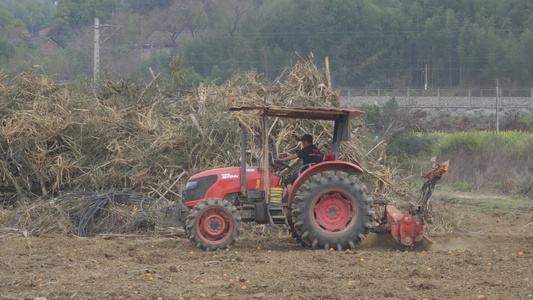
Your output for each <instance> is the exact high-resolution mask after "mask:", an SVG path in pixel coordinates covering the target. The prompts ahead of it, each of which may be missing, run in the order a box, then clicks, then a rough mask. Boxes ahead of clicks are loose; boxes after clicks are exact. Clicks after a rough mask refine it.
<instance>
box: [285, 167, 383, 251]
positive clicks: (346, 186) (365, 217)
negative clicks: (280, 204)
mask: <svg viewBox="0 0 533 300" xmlns="http://www.w3.org/2000/svg"><path fill="white" fill-rule="evenodd" d="M293 201H294V202H293V204H292V212H291V216H292V221H293V222H294V225H293V226H294V230H295V232H296V235H297V236H298V237H299V239H301V241H302V242H301V244H305V245H307V246H310V247H312V248H324V249H330V248H334V249H336V250H339V251H340V250H343V249H348V248H354V247H355V245H356V244H358V243H359V242H361V240H362V239H363V238H365V235H366V234H367V233H368V231H369V230H370V228H372V221H373V219H374V214H375V213H374V210H373V209H372V206H373V201H372V198H371V197H369V196H367V189H366V187H365V186H364V185H363V184H362V183H361V182H359V180H358V179H357V178H355V176H352V175H350V174H348V173H345V172H341V171H327V172H323V173H320V174H317V175H314V176H313V177H311V178H309V180H307V181H306V182H305V183H304V184H302V186H301V187H300V189H299V190H298V191H297V192H296V196H295V197H294V200H293Z"/></svg>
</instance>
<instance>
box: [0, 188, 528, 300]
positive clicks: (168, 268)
mask: <svg viewBox="0 0 533 300" xmlns="http://www.w3.org/2000/svg"><path fill="white" fill-rule="evenodd" d="M435 201H437V202H440V203H441V204H442V206H441V209H445V210H446V211H447V213H446V215H445V216H444V217H446V218H450V220H452V221H453V222H452V223H453V224H455V226H454V227H455V228H451V229H446V230H440V233H439V230H436V231H435V232H436V233H435V234H434V235H433V236H432V240H433V242H434V243H433V244H431V243H429V242H424V243H421V244H419V245H417V246H416V247H415V248H414V249H412V250H410V251H405V250H404V249H402V248H401V247H399V245H398V244H397V243H395V242H393V241H392V240H391V238H390V237H389V236H388V235H386V234H384V235H375V234H370V235H369V236H368V237H367V238H366V239H365V240H364V241H363V243H361V244H360V245H359V246H358V247H357V249H353V250H351V251H343V252H338V251H326V250H311V249H307V248H303V247H300V246H298V245H297V244H296V243H295V242H294V241H293V240H292V239H291V238H290V237H289V236H288V235H287V233H286V231H285V230H283V229H279V228H278V229H276V228H274V229H273V228H270V227H269V226H264V225H248V224H246V225H245V226H244V233H243V234H242V236H241V239H240V241H239V242H238V243H237V244H236V245H234V246H233V247H232V248H231V249H229V250H228V251H218V252H203V251H200V250H199V249H197V248H195V247H194V246H193V245H191V243H190V242H189V241H188V240H187V239H185V237H184V235H183V232H182V231H181V230H180V229H176V230H175V231H168V230H166V231H158V232H153V233H149V234H142V235H124V236H107V237H105V238H103V237H92V238H79V237H67V236H47V237H37V238H36V237H31V238H25V237H23V236H11V235H8V234H5V233H4V235H3V239H2V240H0V299H44V298H46V299H159V298H162V299H180V297H183V299H202V298H207V299H418V300H422V299H533V208H532V206H533V204H532V203H531V201H530V200H515V199H509V198H507V199H506V198H494V197H490V196H483V195H471V194H464V195H458V194H442V193H441V194H440V195H436V200H435ZM436 229H438V228H436ZM0 236H2V234H1V233H0ZM38 297H44V298H38ZM483 297H484V298H483Z"/></svg>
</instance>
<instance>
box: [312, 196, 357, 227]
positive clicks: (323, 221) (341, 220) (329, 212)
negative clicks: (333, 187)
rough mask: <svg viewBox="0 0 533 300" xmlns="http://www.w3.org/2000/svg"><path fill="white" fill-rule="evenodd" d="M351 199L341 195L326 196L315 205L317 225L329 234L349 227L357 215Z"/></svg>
mask: <svg viewBox="0 0 533 300" xmlns="http://www.w3.org/2000/svg"><path fill="white" fill-rule="evenodd" d="M352 207H353V206H352V205H351V203H350V201H349V199H346V198H345V197H343V196H342V195H341V194H338V193H335V194H326V195H323V196H321V197H320V198H319V200H318V201H317V203H316V205H315V209H314V217H315V221H316V223H317V224H318V225H319V226H320V227H321V228H322V229H323V230H325V231H327V232H338V231H341V230H343V229H344V228H346V227H347V225H348V223H350V221H351V220H352V219H353V216H354V215H355V213H354V211H353V209H352Z"/></svg>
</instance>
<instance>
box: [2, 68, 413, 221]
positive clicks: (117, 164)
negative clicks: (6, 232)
mask: <svg viewBox="0 0 533 300" xmlns="http://www.w3.org/2000/svg"><path fill="white" fill-rule="evenodd" d="M326 75H327V74H326V71H325V70H322V69H318V68H317V67H316V65H315V64H314V63H313V61H312V59H310V60H304V59H302V60H301V61H300V62H298V63H297V64H296V65H295V66H294V67H293V68H292V69H289V70H286V71H285V72H284V73H283V74H281V75H280V76H279V78H277V79H276V80H274V81H273V82H265V81H264V80H262V79H261V76H259V75H257V74H255V73H254V72H248V73H238V74H235V75H234V76H233V78H231V79H230V80H228V81H227V82H226V83H224V84H223V85H221V86H215V85H209V86H205V87H203V86H201V87H199V88H198V89H196V90H194V91H192V92H190V93H181V94H180V95H179V96H178V95H174V94H173V93H172V92H169V91H166V90H164V89H162V88H160V85H159V84H158V82H159V78H158V77H155V78H154V80H153V81H152V82H150V83H148V84H141V83H140V82H138V81H136V80H133V79H127V80H120V81H111V80H104V81H102V82H100V83H99V86H98V89H93V88H92V87H91V86H90V85H88V84H86V85H84V84H81V83H80V84H77V85H67V84H61V83H55V82H53V81H52V80H51V79H50V78H49V77H47V76H45V75H41V74H36V73H34V71H33V70H30V71H27V72H23V73H20V74H18V75H16V76H14V77H10V76H6V75H2V74H1V73H0V118H1V121H2V126H1V127H0V150H1V155H2V159H0V172H2V181H1V183H0V204H2V206H3V207H4V208H8V207H9V208H13V207H16V206H17V205H18V204H21V203H25V204H24V205H19V206H18V207H25V209H31V207H28V205H30V206H31V205H34V204H36V203H48V200H49V199H52V198H55V197H57V196H60V195H63V194H67V193H70V192H73V191H89V190H90V191H110V190H115V189H124V188H126V189H129V190H132V191H135V192H138V193H143V194H145V195H147V196H148V197H151V198H154V199H164V200H165V201H166V200H169V201H179V200H180V196H179V195H180V189H181V188H182V186H183V184H184V182H185V181H186V180H187V178H188V176H190V175H192V174H193V173H195V172H198V171H201V170H206V169H210V168H215V167H223V166H238V165H240V154H239V153H240V129H239V123H240V124H243V125H244V126H245V127H246V128H247V131H248V139H249V142H248V145H249V146H248V150H247V153H248V158H247V160H248V161H247V164H248V165H258V164H259V162H260V161H261V152H260V146H261V145H260V141H261V139H260V137H259V132H260V130H259V129H260V128H261V127H260V123H259V122H260V119H259V118H258V117H257V115H256V114H255V113H253V112H248V113H244V112H241V113H235V114H230V113H228V112H227V108H228V107H230V106H240V105H253V104H272V105H285V106H322V107H338V106H339V95H338V94H337V93H336V92H335V91H333V90H332V89H331V88H330V87H329V86H328V83H327V82H328V81H327V78H326ZM352 122H353V124H352V128H353V129H354V130H353V132H352V140H351V141H350V142H344V144H343V145H342V146H341V152H342V157H341V159H343V160H346V161H351V162H354V163H357V164H359V165H361V166H362V168H363V169H364V170H365V172H366V174H365V175H364V176H363V182H365V184H366V185H367V186H368V187H369V189H370V191H372V192H373V193H376V194H381V195H386V196H394V197H396V198H398V197H401V196H402V195H404V193H405V192H406V191H408V188H407V185H406V184H405V183H404V182H403V181H401V180H398V179H397V178H396V177H395V176H394V175H395V170H393V169H391V168H390V167H388V166H387V165H386V163H385V159H386V157H385V146H386V145H385V144H379V145H377V146H376V145H375V144H373V143H372V142H371V141H369V140H367V139H365V127H364V124H363V121H362V119H361V118H359V119H358V118H356V119H355V120H354V121H352ZM269 126H270V129H271V130H270V136H269V138H270V143H271V145H273V146H272V151H273V156H274V157H282V156H285V155H287V154H289V153H293V151H295V146H296V144H297V143H296V142H295V141H296V137H298V136H301V135H302V134H304V133H310V134H312V135H313V136H314V137H315V139H316V141H317V144H318V146H319V147H320V148H322V150H323V151H324V152H328V151H329V150H330V149H329V147H330V146H329V145H330V142H331V139H332V136H331V135H332V132H333V123H332V122H316V121H303V120H289V119H279V120H274V121H272V123H271V124H269ZM39 199H40V200H39ZM39 201H40V202H39ZM78 202H79V201H78ZM40 209H42V208H40ZM48 213H50V212H48ZM55 213H56V214H60V212H55ZM71 217H72V215H69V216H68V218H66V219H71ZM3 219H4V218H3ZM3 221H6V220H3ZM3 223H5V224H0V226H9V225H11V223H9V222H8V221H6V222H3ZM63 225H65V224H63ZM65 226H66V225H65ZM28 227H31V226H28ZM60 227H61V226H60Z"/></svg>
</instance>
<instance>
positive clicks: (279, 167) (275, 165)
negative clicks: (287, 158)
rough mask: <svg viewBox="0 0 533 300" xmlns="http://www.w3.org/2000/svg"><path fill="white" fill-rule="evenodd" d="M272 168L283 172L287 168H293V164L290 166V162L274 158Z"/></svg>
mask: <svg viewBox="0 0 533 300" xmlns="http://www.w3.org/2000/svg"><path fill="white" fill-rule="evenodd" d="M272 168H273V169H274V170H276V171H278V172H281V171H283V170H285V169H292V167H291V166H289V165H288V164H286V163H284V162H282V161H279V160H273V161H272Z"/></svg>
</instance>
